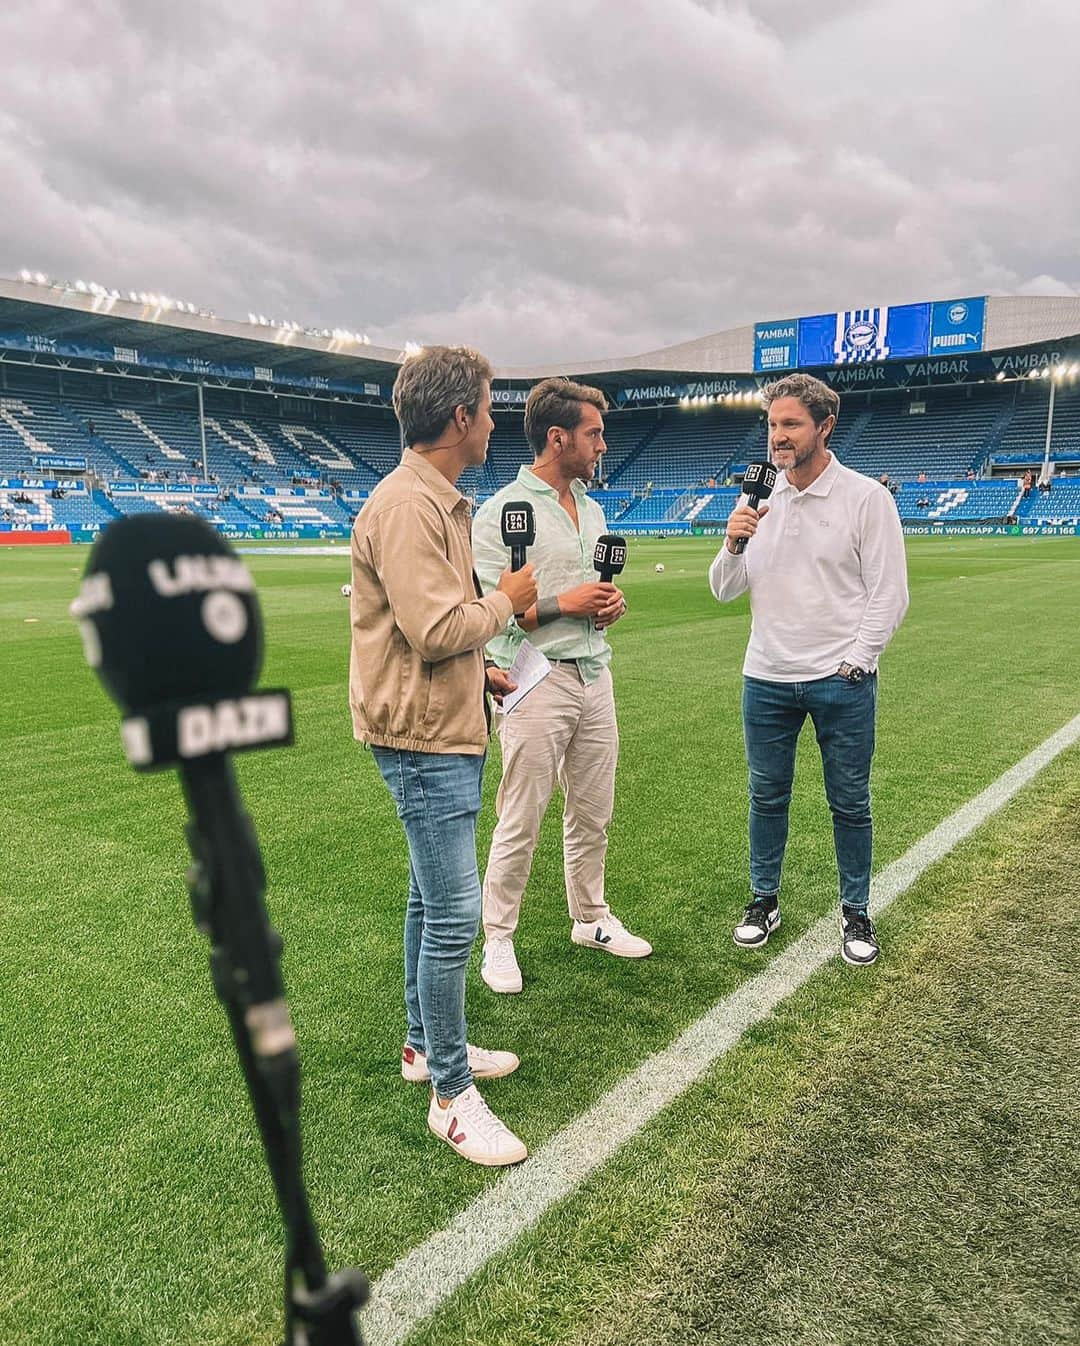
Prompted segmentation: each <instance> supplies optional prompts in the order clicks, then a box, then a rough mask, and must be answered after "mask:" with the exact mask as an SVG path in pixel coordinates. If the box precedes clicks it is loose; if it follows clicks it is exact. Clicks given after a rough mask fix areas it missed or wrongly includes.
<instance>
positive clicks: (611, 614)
mask: <svg viewBox="0 0 1080 1346" xmlns="http://www.w3.org/2000/svg"><path fill="white" fill-rule="evenodd" d="M625 565H626V538H624V537H618V536H617V535H616V534H615V533H604V534H603V535H602V536H601V537H599V538H597V540H596V546H595V548H594V549H593V568H594V569H595V570H597V571H598V572H599V574H600V585H598V586H597V587H598V588H599V587H603V588H604V589H605V590H606V597H605V600H604V602H603V604H602V605H601V606H600V607H599V608H598V609H597V610H596V614H595V615H596V621H595V623H594V625H595V627H596V629H597V630H598V631H602V630H603V629H604V628H605V627H606V626H610V625H611V624H612V622H617V621H618V620H619V618H620V617H621V616H622V615H623V613H624V612H625V611H626V599H625V598H624V597H623V595H622V593H621V591H620V590H619V589H617V588H616V587H615V585H614V584H612V580H613V579H614V578H615V576H616V575H621V574H622V572H623V567H624V566H625Z"/></svg>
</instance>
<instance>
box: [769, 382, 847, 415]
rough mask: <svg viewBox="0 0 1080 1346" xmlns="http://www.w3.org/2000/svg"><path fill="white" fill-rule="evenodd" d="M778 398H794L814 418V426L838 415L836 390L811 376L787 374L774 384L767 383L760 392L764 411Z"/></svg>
mask: <svg viewBox="0 0 1080 1346" xmlns="http://www.w3.org/2000/svg"><path fill="white" fill-rule="evenodd" d="M780 397H794V398H795V399H796V400H797V401H799V402H801V403H802V404H803V406H804V407H805V408H806V409H807V411H808V412H809V413H810V415H811V416H812V417H813V418H814V424H815V425H823V424H824V423H825V421H827V420H828V419H829V417H830V416H839V415H840V396H839V394H838V393H837V391H836V389H835V388H830V387H829V385H828V384H827V383H822V381H821V380H820V379H816V378H814V376H813V375H812V374H788V375H786V377H784V378H782V379H777V380H776V382H775V383H767V384H766V385H765V387H764V388H762V390H761V400H762V401H763V402H764V404H765V410H766V411H768V409H769V408H770V407H771V406H772V404H773V403H774V402H775V401H776V400H777V398H780Z"/></svg>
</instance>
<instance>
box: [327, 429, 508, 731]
mask: <svg viewBox="0 0 1080 1346" xmlns="http://www.w3.org/2000/svg"><path fill="white" fill-rule="evenodd" d="M470 530H471V520H470V510H469V504H468V501H466V499H465V498H464V496H462V494H461V493H460V491H458V489H457V488H456V487H455V486H452V485H451V484H450V482H448V481H447V480H446V478H445V477H444V476H443V475H442V473H441V472H439V471H438V470H437V469H436V468H434V467H433V466H432V465H431V464H430V463H429V462H428V461H427V459H426V458H424V456H423V455H422V454H419V453H414V452H413V451H412V450H411V449H406V450H405V453H404V456H403V457H402V460H401V466H400V467H396V468H395V469H394V471H393V472H391V473H390V474H389V476H387V477H384V478H383V480H382V481H381V482H379V484H378V486H376V488H375V490H374V491H372V493H371V496H370V497H369V498H368V500H367V501H366V503H365V504H364V507H363V509H362V510H361V511H360V513H359V515H358V516H357V519H356V523H355V524H354V525H353V533H352V604H351V620H352V656H351V660H350V667H349V704H350V707H351V709H352V718H353V733H354V734H355V735H356V737H357V738H358V739H362V740H364V741H365V742H367V743H374V744H376V745H378V746H380V747H384V748H400V749H404V750H406V751H412V752H440V753H450V752H460V753H470V754H474V755H475V754H479V753H482V752H485V751H486V750H487V740H488V725H487V714H486V707H485V702H484V645H485V644H486V643H487V642H488V641H489V640H490V639H491V637H492V636H493V635H495V633H496V632H497V631H501V630H502V628H503V627H504V626H505V625H506V624H507V622H508V621H509V620H510V618H511V616H512V615H513V608H512V605H511V602H510V599H509V598H507V596H506V595H505V594H504V593H499V592H497V591H496V592H495V593H491V594H488V596H487V597H486V598H483V597H481V596H480V587H479V585H478V584H477V582H476V576H475V574H474V573H473V558H472V541H471V536H470Z"/></svg>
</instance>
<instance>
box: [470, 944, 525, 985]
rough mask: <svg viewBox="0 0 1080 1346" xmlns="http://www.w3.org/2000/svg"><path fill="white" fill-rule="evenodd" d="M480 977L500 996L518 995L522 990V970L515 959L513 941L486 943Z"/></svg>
mask: <svg viewBox="0 0 1080 1346" xmlns="http://www.w3.org/2000/svg"><path fill="white" fill-rule="evenodd" d="M480 976H481V977H482V978H483V980H484V982H485V984H486V985H488V986H490V987H491V989H492V990H493V991H498V992H499V994H500V995H516V994H517V992H518V991H520V990H521V968H519V967H518V961H517V959H516V958H515V957H514V941H513V940H512V939H489V940H488V941H487V942H486V943H485V945H484V954H483V957H482V958H481V959H480Z"/></svg>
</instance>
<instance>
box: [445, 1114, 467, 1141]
mask: <svg viewBox="0 0 1080 1346" xmlns="http://www.w3.org/2000/svg"><path fill="white" fill-rule="evenodd" d="M446 1135H447V1139H449V1140H452V1141H453V1142H454V1144H455V1145H460V1144H461V1142H462V1141H463V1140H464V1139H465V1132H464V1131H461V1130H459V1129H458V1121H457V1118H456V1117H451V1118H450V1125H449V1126H448V1127H447V1128H446Z"/></svg>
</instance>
